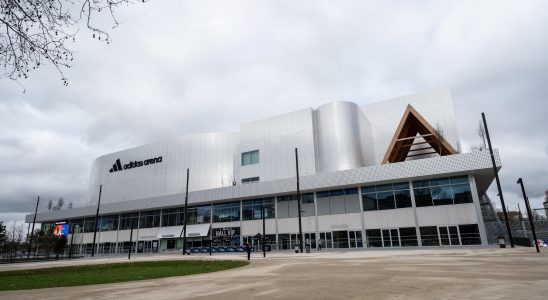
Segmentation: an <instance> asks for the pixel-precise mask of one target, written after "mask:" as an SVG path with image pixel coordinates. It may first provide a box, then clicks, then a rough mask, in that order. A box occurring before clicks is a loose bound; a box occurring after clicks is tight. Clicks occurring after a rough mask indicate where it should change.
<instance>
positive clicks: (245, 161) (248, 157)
mask: <svg viewBox="0 0 548 300" xmlns="http://www.w3.org/2000/svg"><path fill="white" fill-rule="evenodd" d="M257 163H259V150H254V151H248V152H244V153H242V166H247V165H253V164H257Z"/></svg>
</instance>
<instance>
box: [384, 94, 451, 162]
mask: <svg viewBox="0 0 548 300" xmlns="http://www.w3.org/2000/svg"><path fill="white" fill-rule="evenodd" d="M440 131H441V130H440ZM416 140H417V142H415V141H416ZM434 153H437V154H439V155H440V156H444V155H452V154H457V151H456V150H455V149H454V148H453V147H452V146H451V145H450V144H449V143H448V142H447V140H445V138H444V137H443V134H442V133H441V132H438V130H436V129H434V127H432V125H430V123H428V121H426V119H425V118H424V117H423V116H421V115H420V114H419V112H418V111H416V110H415V109H414V108H413V107H412V106H411V105H410V104H408V105H407V108H406V109H405V111H404V113H403V116H402V118H401V121H400V124H399V125H398V128H397V129H396V133H394V137H392V142H391V143H390V146H389V147H388V150H387V151H386V154H385V155H384V159H383V161H382V163H383V164H386V163H393V162H402V161H405V160H406V159H407V158H408V157H414V156H422V155H429V154H434Z"/></svg>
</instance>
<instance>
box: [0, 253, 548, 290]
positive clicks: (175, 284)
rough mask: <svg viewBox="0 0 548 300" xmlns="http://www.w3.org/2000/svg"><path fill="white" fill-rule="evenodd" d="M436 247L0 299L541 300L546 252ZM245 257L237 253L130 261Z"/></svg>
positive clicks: (280, 260)
mask: <svg viewBox="0 0 548 300" xmlns="http://www.w3.org/2000/svg"><path fill="white" fill-rule="evenodd" d="M542 250H544V251H543V252H541V253H540V254H537V253H535V250H534V248H516V249H497V248H485V247H482V248H469V249H462V248H461V249H455V248H445V249H444V248H441V249H416V250H408V249H403V250H368V251H347V252H345V251H336V252H315V253H311V254H300V255H297V254H295V253H290V252H274V253H268V254H267V255H268V257H267V258H266V259H264V258H262V254H259V253H257V254H253V256H252V259H251V264H250V265H249V266H246V267H243V268H239V269H233V270H228V271H222V272H217V273H209V274H200V275H191V276H184V277H170V278H163V279H154V280H144V281H134V282H126V283H113V284H102V285H93V286H82V287H70V288H51V289H40V290H27V291H9V292H0V299H56V300H57V299H155V300H156V299H252V298H254V299H256V298H258V297H261V298H263V299H265V298H266V299H271V298H274V299H546V298H547V297H548V255H547V254H548V251H546V249H542ZM165 259H245V257H244V256H243V255H241V254H230V255H214V256H211V257H210V256H208V255H195V256H190V257H188V256H187V257H182V256H180V255H169V256H167V255H157V256H140V257H139V256H137V257H135V259H133V258H132V261H144V260H165ZM119 261H127V259H125V258H124V257H114V258H99V259H86V260H78V261H71V262H67V261H63V262H47V263H32V264H18V265H2V266H0V271H6V270H9V269H23V268H39V267H51V266H61V265H69V264H70V265H72V264H95V263H106V262H119Z"/></svg>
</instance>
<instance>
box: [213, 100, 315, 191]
mask: <svg viewBox="0 0 548 300" xmlns="http://www.w3.org/2000/svg"><path fill="white" fill-rule="evenodd" d="M295 148H298V149H299V168H300V170H301V174H304V175H312V174H316V162H315V153H314V127H313V110H312V109H311V108H307V109H302V110H298V111H295V112H290V113H287V114H283V115H279V116H275V117H270V118H266V119H263V120H259V121H254V122H250V123H244V124H242V125H241V126H240V145H239V151H238V152H237V153H235V159H234V178H235V180H236V182H237V184H240V183H241V179H242V178H250V177H259V178H260V181H271V180H277V179H282V178H290V177H293V176H294V170H295ZM253 150H259V163H257V164H252V165H246V166H242V165H241V153H243V152H247V151H253ZM215 187H219V186H215Z"/></svg>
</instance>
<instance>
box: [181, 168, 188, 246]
mask: <svg viewBox="0 0 548 300" xmlns="http://www.w3.org/2000/svg"><path fill="white" fill-rule="evenodd" d="M188 173H189V169H188V168H187V169H186V192H185V208H184V220H183V232H182V233H183V255H185V254H186V220H187V216H186V208H187V206H188Z"/></svg>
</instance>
